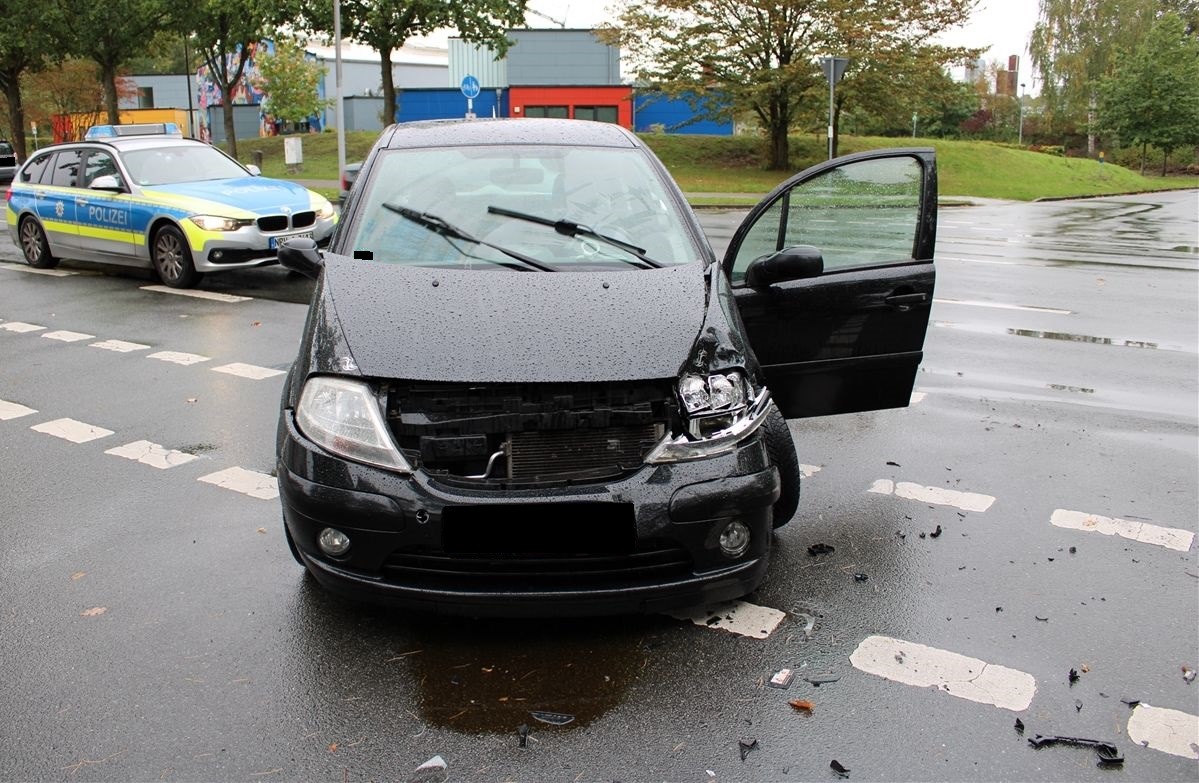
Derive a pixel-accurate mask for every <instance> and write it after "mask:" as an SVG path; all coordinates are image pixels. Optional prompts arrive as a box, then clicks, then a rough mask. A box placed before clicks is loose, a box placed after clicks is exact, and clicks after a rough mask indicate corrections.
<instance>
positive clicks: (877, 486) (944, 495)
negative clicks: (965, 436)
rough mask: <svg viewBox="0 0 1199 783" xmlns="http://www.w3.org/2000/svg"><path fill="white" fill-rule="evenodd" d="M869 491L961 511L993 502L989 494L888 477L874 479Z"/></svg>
mask: <svg viewBox="0 0 1199 783" xmlns="http://www.w3.org/2000/svg"><path fill="white" fill-rule="evenodd" d="M869 491H870V492H874V493H875V494H878V495H895V496H896V497H901V498H907V499H908V500H917V501H919V502H921V503H932V504H933V505H936V506H952V507H954V508H959V509H961V510H962V511H978V512H983V511H986V510H987V509H989V508H990V507H991V504H992V503H994V502H995V498H993V497H991V496H990V495H980V494H978V493H976V492H959V491H958V490H956V489H941V488H940V487H923V486H921V485H919V484H913V483H911V482H909V481H899V482H896V481H891V480H890V479H879V480H878V481H875V482H874V484H873V485H872V486H871V487H870V490H869Z"/></svg>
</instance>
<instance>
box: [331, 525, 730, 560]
mask: <svg viewBox="0 0 1199 783" xmlns="http://www.w3.org/2000/svg"><path fill="white" fill-rule="evenodd" d="M746 535H747V536H748V535H749V533H748V531H747V532H746ZM747 540H748V539H747ZM720 541H721V546H724V538H723V537H722V538H721V539H720ZM316 542H317V543H318V544H320V547H321V551H322V552H324V553H325V554H326V555H329V556H330V557H341V556H342V555H344V554H345V553H346V552H349V551H350V537H349V536H347V535H346V534H345V533H343V532H341V531H340V530H334V529H333V528H331V527H327V528H325V529H324V530H322V531H321V534H320V536H319V537H318V538H317V541H316Z"/></svg>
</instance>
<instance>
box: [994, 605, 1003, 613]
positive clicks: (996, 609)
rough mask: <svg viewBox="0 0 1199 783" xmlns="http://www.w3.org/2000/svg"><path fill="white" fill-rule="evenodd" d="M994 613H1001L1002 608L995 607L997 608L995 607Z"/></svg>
mask: <svg viewBox="0 0 1199 783" xmlns="http://www.w3.org/2000/svg"><path fill="white" fill-rule="evenodd" d="M995 611H996V612H1002V611H1003V607H1002V606H997V607H995Z"/></svg>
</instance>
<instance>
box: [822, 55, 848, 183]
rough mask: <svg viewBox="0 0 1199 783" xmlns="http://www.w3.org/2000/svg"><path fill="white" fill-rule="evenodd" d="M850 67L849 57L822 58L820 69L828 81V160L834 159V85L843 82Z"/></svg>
mask: <svg viewBox="0 0 1199 783" xmlns="http://www.w3.org/2000/svg"><path fill="white" fill-rule="evenodd" d="M848 66H849V58H848V57H821V58H820V67H821V68H823V69H824V75H825V77H826V78H827V79H828V159H829V160H832V159H833V130H834V128H833V112H834V110H835V109H834V103H833V85H834V84H836V83H837V82H839V81H841V77H842V76H844V75H845V69H846V68H847V67H848Z"/></svg>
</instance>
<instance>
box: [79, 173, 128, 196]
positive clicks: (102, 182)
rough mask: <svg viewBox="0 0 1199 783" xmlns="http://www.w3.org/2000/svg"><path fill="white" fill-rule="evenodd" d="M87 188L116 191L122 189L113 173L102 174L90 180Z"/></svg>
mask: <svg viewBox="0 0 1199 783" xmlns="http://www.w3.org/2000/svg"><path fill="white" fill-rule="evenodd" d="M87 187H88V189H89V190H114V191H117V192H118V193H119V192H120V191H122V190H124V188H123V187H121V181H120V180H119V179H117V178H116V176H115V175H113V174H104V175H103V176H100V177H96V178H95V179H93V180H92V184H90V185H88V186H87Z"/></svg>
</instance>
